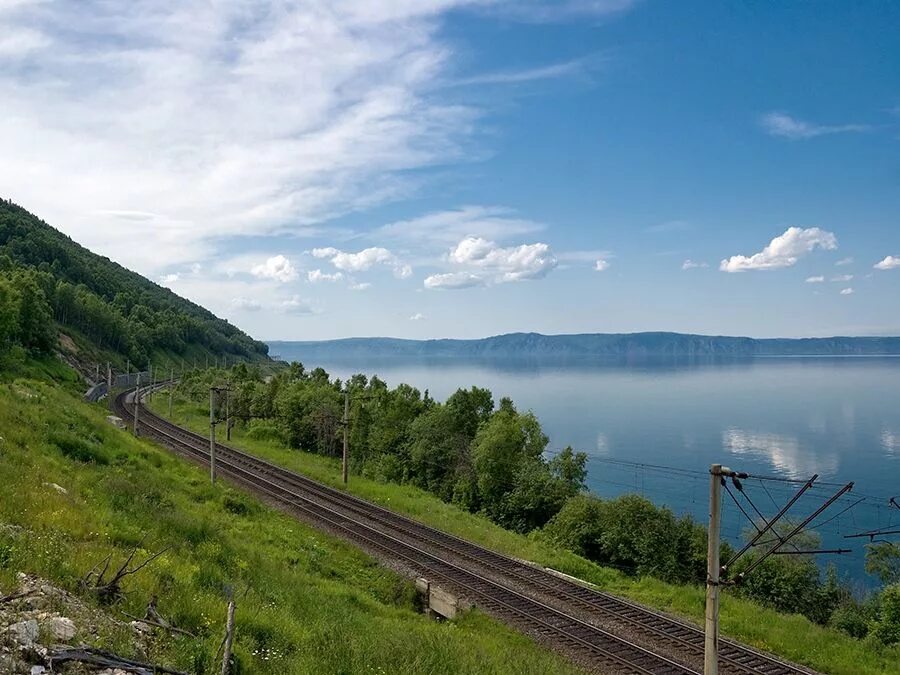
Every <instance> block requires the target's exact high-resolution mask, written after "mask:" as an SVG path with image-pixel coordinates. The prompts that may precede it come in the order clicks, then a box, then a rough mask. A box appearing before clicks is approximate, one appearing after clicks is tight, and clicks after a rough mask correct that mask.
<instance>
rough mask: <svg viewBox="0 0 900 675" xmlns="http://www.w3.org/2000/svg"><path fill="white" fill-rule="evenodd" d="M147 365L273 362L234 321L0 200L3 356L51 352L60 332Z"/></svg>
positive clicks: (263, 347) (0, 343)
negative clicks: (161, 355) (203, 357)
mask: <svg viewBox="0 0 900 675" xmlns="http://www.w3.org/2000/svg"><path fill="white" fill-rule="evenodd" d="M58 327H59V328H62V329H63V330H64V331H65V330H71V331H77V333H79V334H80V335H83V336H84V337H85V338H87V339H88V340H90V341H91V342H92V343H93V345H95V346H96V347H97V348H99V349H101V350H104V351H105V352H107V353H109V352H111V353H113V354H118V355H120V356H121V357H122V359H123V360H124V359H130V360H131V362H132V363H134V364H139V365H142V364H144V363H146V362H147V360H148V359H149V358H150V357H151V355H152V354H154V353H155V352H160V351H162V352H166V353H169V354H179V355H183V354H186V353H188V352H189V351H190V352H192V353H193V354H194V355H196V354H197V353H198V352H201V351H204V352H206V353H208V354H215V355H230V356H232V357H236V358H240V359H248V360H257V359H264V358H267V353H268V347H267V345H265V344H264V343H262V342H257V341H256V340H253V339H252V338H251V337H250V336H248V335H247V334H246V333H243V332H242V331H240V330H239V329H238V328H236V327H235V326H233V325H231V324H230V323H228V322H227V321H225V320H223V319H220V318H218V317H216V316H215V315H213V314H212V313H211V312H209V311H207V310H205V309H203V308H202V307H200V306H198V305H195V304H194V303H192V302H189V301H188V300H185V299H184V298H181V297H179V296H177V295H175V294H174V293H173V292H172V291H170V290H168V289H166V288H163V287H162V286H159V285H157V284H155V283H153V282H152V281H149V280H148V279H145V278H144V277H142V276H141V275H139V274H136V273H134V272H131V271H130V270H127V269H125V268H124V267H122V266H121V265H118V264H116V263H114V262H112V261H111V260H109V259H108V258H104V257H102V256H99V255H97V254H95V253H92V252H91V251H89V250H87V249H86V248H84V247H83V246H79V245H78V244H77V243H75V242H74V241H72V240H71V239H70V238H69V237H67V236H65V235H64V234H62V233H61V232H59V231H57V230H55V229H54V228H52V227H51V226H50V225H48V224H47V223H45V222H44V221H42V220H40V219H39V218H38V217H36V216H34V215H32V214H31V213H29V212H28V211H26V210H25V209H23V208H21V207H19V206H17V205H15V204H13V203H12V202H9V201H6V200H2V199H0V354H3V353H5V352H9V351H10V350H11V349H15V348H19V349H24V350H26V351H29V352H32V353H47V352H50V351H52V350H53V348H54V347H55V345H56V342H57V328H58Z"/></svg>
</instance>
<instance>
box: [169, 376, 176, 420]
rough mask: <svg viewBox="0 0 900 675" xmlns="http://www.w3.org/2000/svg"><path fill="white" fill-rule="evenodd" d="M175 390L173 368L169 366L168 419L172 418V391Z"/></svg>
mask: <svg viewBox="0 0 900 675" xmlns="http://www.w3.org/2000/svg"><path fill="white" fill-rule="evenodd" d="M174 391H175V369H174V368H169V419H172V393H173V392H174Z"/></svg>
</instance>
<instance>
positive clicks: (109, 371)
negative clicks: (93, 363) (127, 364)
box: [106, 361, 113, 391]
mask: <svg viewBox="0 0 900 675" xmlns="http://www.w3.org/2000/svg"><path fill="white" fill-rule="evenodd" d="M106 388H107V390H109V391H112V388H113V387H112V367H111V366H110V365H109V361H107V362H106Z"/></svg>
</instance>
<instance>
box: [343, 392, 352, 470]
mask: <svg viewBox="0 0 900 675" xmlns="http://www.w3.org/2000/svg"><path fill="white" fill-rule="evenodd" d="M349 432H350V390H349V389H346V390H344V453H343V460H342V461H341V478H342V480H343V481H344V485H346V484H347V459H348V457H347V456H348V455H349V451H350V438H349Z"/></svg>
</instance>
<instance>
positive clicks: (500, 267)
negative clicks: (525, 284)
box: [449, 237, 557, 281]
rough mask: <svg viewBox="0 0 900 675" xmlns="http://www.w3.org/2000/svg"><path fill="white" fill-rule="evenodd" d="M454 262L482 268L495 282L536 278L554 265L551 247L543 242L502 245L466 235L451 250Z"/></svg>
mask: <svg viewBox="0 0 900 675" xmlns="http://www.w3.org/2000/svg"><path fill="white" fill-rule="evenodd" d="M449 259H450V261H451V262H452V263H455V264H457V265H465V266H469V267H474V268H477V269H480V270H484V271H485V272H487V273H490V274H493V275H494V281H521V280H523V279H539V278H540V277H543V276H545V275H546V274H547V273H548V272H550V271H551V270H552V269H553V268H554V267H556V265H557V260H556V257H555V256H554V255H553V253H552V252H551V251H550V247H549V246H548V245H547V244H544V243H542V242H537V243H535V244H521V245H520V246H510V247H506V248H505V247H501V246H497V245H496V244H494V242H492V241H488V240H486V239H482V238H481V237H466V238H465V239H463V240H462V241H461V242H459V244H457V245H456V247H455V248H453V249H452V250H451V251H450V256H449Z"/></svg>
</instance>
